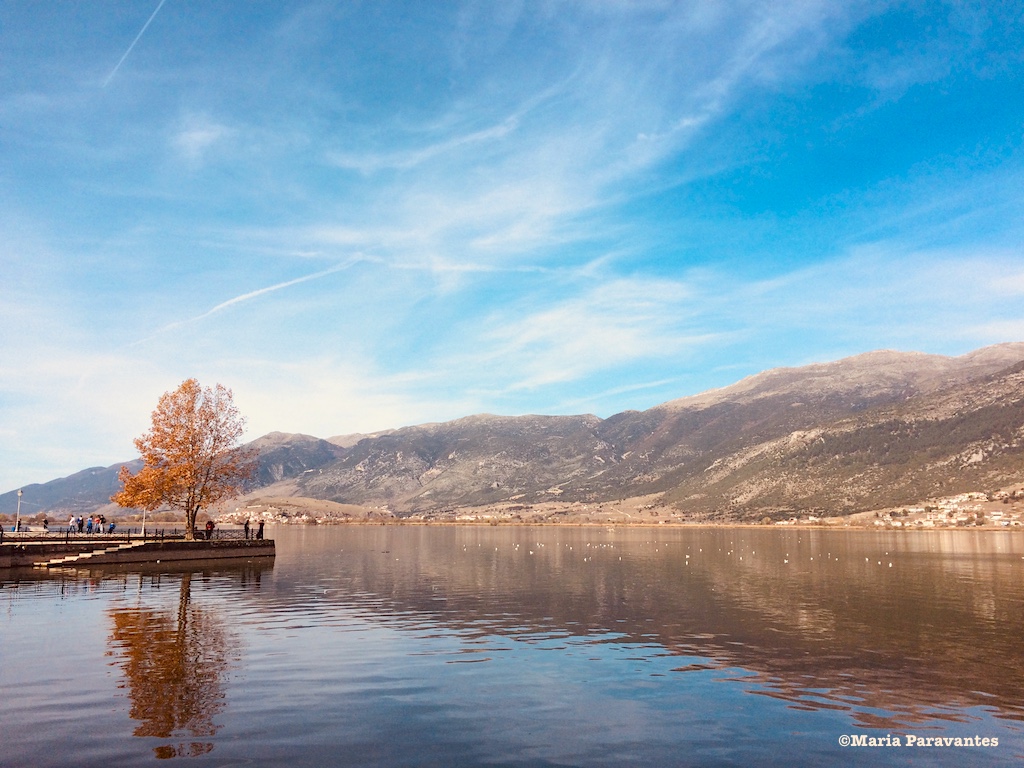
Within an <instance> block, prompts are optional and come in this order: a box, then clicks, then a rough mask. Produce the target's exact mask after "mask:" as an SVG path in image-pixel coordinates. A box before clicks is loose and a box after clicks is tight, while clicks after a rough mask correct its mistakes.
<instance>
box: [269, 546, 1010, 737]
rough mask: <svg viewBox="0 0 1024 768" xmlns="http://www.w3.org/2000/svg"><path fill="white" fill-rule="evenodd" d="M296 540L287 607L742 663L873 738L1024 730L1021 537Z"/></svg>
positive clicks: (764, 688)
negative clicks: (906, 731) (976, 728)
mask: <svg viewBox="0 0 1024 768" xmlns="http://www.w3.org/2000/svg"><path fill="white" fill-rule="evenodd" d="M288 533H289V534H291V535H293V536H294V537H295V540H296V541H295V546H296V547H297V548H298V549H300V550H301V552H302V557H301V558H300V559H297V560H296V561H294V562H289V563H288V567H287V574H288V579H287V580H286V581H283V582H280V581H279V582H278V583H277V589H278V590H279V592H278V598H280V597H282V593H281V591H282V590H285V591H287V598H286V599H287V601H288V603H289V606H290V609H291V610H297V609H299V607H300V605H302V604H305V605H308V606H309V607H310V608H315V610H316V611H317V612H321V613H322V612H324V611H327V610H329V608H328V607H327V606H329V605H330V603H332V602H334V603H337V604H339V605H348V606H353V605H354V606H361V607H362V608H363V609H364V610H368V611H370V612H372V613H374V614H376V615H387V616H389V617H390V619H389V620H390V621H397V622H399V623H403V624H407V625H409V626H411V627H416V626H422V625H423V623H424V622H425V621H426V622H428V623H429V624H433V625H437V626H444V627H448V628H452V629H456V630H458V631H459V632H460V633H463V634H462V637H463V639H464V640H465V641H466V642H472V640H473V638H477V639H478V640H479V639H482V638H486V637H488V636H498V637H508V638H510V639H515V640H520V641H525V642H530V641H531V638H556V637H576V638H580V637H588V636H590V637H594V638H599V640H598V641H599V642H608V641H611V640H613V641H614V642H616V643H635V644H639V645H641V646H643V647H644V648H645V649H646V651H645V652H646V653H647V654H652V652H653V654H671V655H677V656H679V657H681V658H682V661H683V662H685V663H681V664H680V665H679V666H678V667H676V668H675V669H674V670H673V671H674V672H680V673H685V672H687V671H694V670H705V669H708V668H722V669H727V668H730V669H733V668H737V667H738V668H742V669H743V670H745V671H746V673H747V674H745V675H744V676H743V678H742V680H743V682H744V683H745V684H746V685H747V686H748V689H749V692H751V693H757V694H760V695H766V696H772V697H777V698H780V699H783V700H786V701H788V702H790V704H791V705H792V706H793V707H796V708H807V709H838V710H843V711H849V712H850V713H851V716H852V717H853V719H854V721H855V722H856V723H857V724H858V725H860V726H863V727H871V728H881V729H893V728H899V727H902V728H907V727H910V726H920V725H921V724H926V723H929V722H932V721H952V722H957V721H961V722H962V721H964V720H965V718H966V715H965V714H964V711H965V710H967V709H970V708H972V707H984V708H986V709H987V710H990V711H993V712H994V714H995V716H996V717H999V718H1006V719H1011V720H1024V699H1022V693H1024V687H1022V686H1024V646H1022V644H1021V643H1020V638H1021V637H1024V611H1022V607H1024V537H1021V536H1020V535H1019V534H1017V533H1011V532H1005V533H1004V532H971V531H936V532H911V533H885V532H880V533H875V532H853V531H825V530H822V531H816V530H801V531H796V530H790V531H779V530H777V529H774V530H767V531H759V530H756V529H697V530H684V531H665V530H661V529H655V530H649V529H648V530H645V529H611V530H605V529H599V528H598V529H595V528H565V529H552V528H545V529H521V528H497V529H496V528H469V527H467V528H440V527H421V528H389V527H362V528H354V529H349V530H345V531H343V532H342V531H339V532H338V533H337V534H335V535H331V534H333V533H334V532H333V531H331V532H329V533H328V534H327V535H323V534H322V533H321V531H317V530H315V529H311V530H297V531H294V532H293V531H289V532H288ZM279 564H281V565H283V564H282V563H280V558H279ZM282 571H285V568H282ZM282 575H283V574H282ZM477 651H478V652H480V649H479V648H478V649H477Z"/></svg>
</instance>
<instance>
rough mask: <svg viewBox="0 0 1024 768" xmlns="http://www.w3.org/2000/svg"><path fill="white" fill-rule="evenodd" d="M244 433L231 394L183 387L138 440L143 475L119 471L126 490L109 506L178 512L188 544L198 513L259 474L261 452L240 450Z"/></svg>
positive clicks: (165, 398)
mask: <svg viewBox="0 0 1024 768" xmlns="http://www.w3.org/2000/svg"><path fill="white" fill-rule="evenodd" d="M244 431H245V418H244V417H243V416H242V415H241V414H240V413H239V412H238V409H237V408H236V407H235V405H234V403H233V401H232V396H231V390H230V389H227V388H226V387H223V386H221V385H220V384H217V385H216V386H215V387H213V388H212V389H211V388H210V387H206V388H203V387H201V386H200V385H199V382H198V381H196V380H195V379H188V380H187V381H183V382H182V383H181V386H180V387H178V388H177V389H176V390H174V391H173V392H165V393H164V394H163V395H162V396H161V398H160V402H159V403H158V404H157V407H156V410H155V411H153V426H152V427H151V428H150V430H149V431H148V432H147V433H146V434H144V435H143V436H142V437H139V438H136V440H135V447H136V448H138V450H139V453H140V454H141V455H142V464H143V466H142V469H140V470H139V472H138V474H135V475H133V474H132V473H131V470H129V469H128V467H121V472H120V474H119V475H118V479H119V480H120V481H121V483H122V484H123V485H124V488H123V489H122V490H121V491H120V492H119V493H116V494H114V495H113V496H111V498H110V500H111V501H113V502H114V503H115V504H118V505H119V506H122V507H133V508H135V509H143V510H146V511H148V512H152V511H153V510H155V509H159V508H160V507H162V506H164V505H166V506H169V507H173V508H175V509H180V510H182V511H183V512H184V513H185V521H186V524H187V528H186V532H185V538H186V539H193V538H194V536H193V531H194V529H195V524H196V516H197V515H198V514H199V512H200V510H202V509H205V508H208V507H210V506H211V505H213V504H216V503H217V502H219V501H222V500H224V499H229V498H231V497H232V496H237V495H238V494H239V493H240V492H241V490H242V488H241V483H242V481H244V480H246V479H247V478H249V477H252V475H253V474H254V473H255V471H256V462H255V459H256V454H257V451H256V450H255V449H253V448H241V447H239V446H238V445H237V443H238V440H239V438H241V436H242V433H243V432H244Z"/></svg>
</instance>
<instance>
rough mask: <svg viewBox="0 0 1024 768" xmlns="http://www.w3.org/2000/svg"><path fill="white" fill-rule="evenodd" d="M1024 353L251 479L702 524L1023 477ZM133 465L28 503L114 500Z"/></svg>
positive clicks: (869, 364) (564, 419) (399, 436)
mask: <svg viewBox="0 0 1024 768" xmlns="http://www.w3.org/2000/svg"><path fill="white" fill-rule="evenodd" d="M1022 364H1024V343H1015V344H1002V345H997V346H994V347H986V348H984V349H980V350H977V351H975V352H971V353H969V354H967V355H963V356H960V357H953V358H951V357H942V356H938V355H924V354H919V353H903V352H891V351H880V352H870V353H867V354H863V355H857V356H855V357H851V358H846V359H844V360H839V361H836V362H833V363H821V364H815V365H809V366H805V367H802V368H780V369H776V370H771V371H766V372H764V373H761V374H757V375H756V376H751V377H748V378H746V379H744V380H742V381H740V382H737V383H736V384H734V385H732V386H729V387H725V388H722V389H719V390H714V391H711V392H706V393H703V394H701V395H696V396H693V397H687V398H682V399H679V400H673V401H671V402H668V403H665V404H663V405H660V406H656V407H654V408H651V409H649V410H647V411H642V412H641V411H625V412H623V413H619V414H616V415H615V416H612V417H610V418H608V419H604V420H602V419H600V418H598V417H596V416H593V415H576V416H517V417H510V416H493V415H486V414H484V415H477V416H469V417H466V418H463V419H458V420H456V421H452V422H447V423H444V424H424V425H420V426H413V427H405V428H403V429H398V430H389V431H385V432H379V433H375V434H374V435H369V436H361V435H352V436H345V437H339V438H332V440H331V441H326V440H320V439H318V438H315V437H310V436H308V435H285V434H282V433H271V434H270V435H266V436H264V437H262V438H259V439H258V440H256V441H254V445H256V446H257V447H258V448H259V449H260V470H259V476H258V478H257V480H256V481H255V482H254V483H253V486H252V487H251V488H250V491H251V492H256V491H259V489H261V488H268V487H270V486H273V488H274V493H275V494H276V495H277V496H282V495H291V496H303V497H308V498H311V499H324V500H330V501H334V502H338V503H343V504H359V505H363V506H367V507H381V506H387V507H388V509H390V510H391V511H393V512H394V513H396V514H398V515H408V514H412V513H416V512H420V513H424V512H425V513H431V512H438V511H444V510H452V509H456V508H459V507H468V506H478V505H482V504H493V503H502V502H513V503H520V504H531V503H538V502H544V501H563V502H575V501H579V502H603V501H611V500H616V499H623V498H633V497H639V496H651V495H652V494H655V495H658V496H659V497H660V498H661V499H662V500H663V501H664V502H665V503H670V504H672V505H674V506H676V507H677V508H678V509H679V510H680V511H681V512H682V513H683V514H684V515H687V516H691V517H694V518H699V519H722V520H725V519H751V518H760V517H762V516H764V515H773V516H788V515H789V514H791V513H794V512H797V511H803V510H811V509H813V510H821V511H823V512H827V513H830V514H839V513H847V512H855V511H862V510H866V509H875V508H878V507H884V506H891V505H894V504H905V503H910V502H913V501H916V500H918V499H921V498H924V497H926V496H928V495H935V494H941V493H956V492H959V491H962V490H990V489H996V488H999V487H1002V486H1005V485H1008V484H1011V483H1017V482H1022V481H1024V454H1022V441H1024V372H1022ZM119 466H120V465H114V466H113V467H110V468H107V469H102V468H96V469H93V470H86V471H85V472H84V473H79V475H80V476H79V475H76V476H72V477H71V478H64V479H62V480H58V481H53V482H51V483H47V484H44V485H42V486H34V487H30V488H26V499H27V498H29V497H30V496H31V497H32V498H35V499H40V500H45V501H42V502H41V503H43V504H46V505H48V506H49V507H50V508H51V509H77V510H82V511H84V510H86V509H88V507H89V505H90V504H93V505H94V507H96V506H102V505H103V504H104V503H106V500H107V498H108V497H109V495H110V493H112V492H113V489H114V486H115V485H116V471H117V468H118V467H119ZM30 491H31V493H30ZM6 497H11V498H6ZM12 501H13V493H9V494H6V495H5V497H0V504H3V506H2V507H0V508H3V509H12V508H13V506H12Z"/></svg>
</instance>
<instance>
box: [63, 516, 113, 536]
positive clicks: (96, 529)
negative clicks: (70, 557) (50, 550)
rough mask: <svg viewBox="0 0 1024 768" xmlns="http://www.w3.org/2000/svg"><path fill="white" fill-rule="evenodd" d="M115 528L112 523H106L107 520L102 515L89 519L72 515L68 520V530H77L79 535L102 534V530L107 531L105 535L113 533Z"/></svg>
mask: <svg viewBox="0 0 1024 768" xmlns="http://www.w3.org/2000/svg"><path fill="white" fill-rule="evenodd" d="M116 527H117V523H115V522H114V521H110V523H107V518H106V517H104V516H103V515H90V516H89V517H82V516H81V515H78V516H77V517H75V516H74V515H72V516H71V519H70V520H68V530H70V531H74V530H77V531H78V532H79V533H103V529H104V528H106V529H107V533H113V532H114V529H115V528H116Z"/></svg>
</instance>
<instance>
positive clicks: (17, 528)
mask: <svg viewBox="0 0 1024 768" xmlns="http://www.w3.org/2000/svg"><path fill="white" fill-rule="evenodd" d="M14 530H15V532H18V531H20V530H21V488H19V489H18V511H17V513H16V514H15V515H14Z"/></svg>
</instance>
